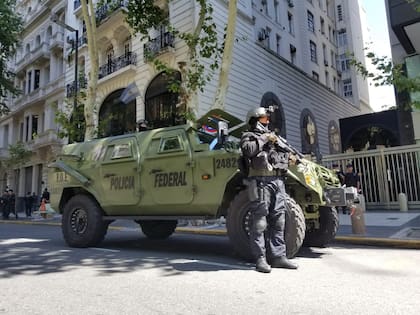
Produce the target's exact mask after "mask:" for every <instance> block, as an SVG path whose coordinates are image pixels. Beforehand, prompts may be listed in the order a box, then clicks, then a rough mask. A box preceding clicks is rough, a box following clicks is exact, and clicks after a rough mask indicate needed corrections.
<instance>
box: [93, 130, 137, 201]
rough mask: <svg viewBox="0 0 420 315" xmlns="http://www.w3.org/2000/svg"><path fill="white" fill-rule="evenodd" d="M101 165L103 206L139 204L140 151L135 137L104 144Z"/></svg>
mask: <svg viewBox="0 0 420 315" xmlns="http://www.w3.org/2000/svg"><path fill="white" fill-rule="evenodd" d="M104 146H105V147H103V148H102V150H103V153H101V154H104V155H103V159H101V160H102V162H101V165H100V172H99V174H100V178H99V180H100V182H101V186H102V196H101V197H102V205H103V206H113V205H122V206H123V205H134V204H137V203H138V202H139V194H138V189H139V186H140V182H139V174H138V163H139V162H138V161H139V158H138V150H137V142H136V138H135V137H126V138H117V139H113V140H111V141H110V142H108V143H106V144H104Z"/></svg>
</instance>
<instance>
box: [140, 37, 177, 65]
mask: <svg viewBox="0 0 420 315" xmlns="http://www.w3.org/2000/svg"><path fill="white" fill-rule="evenodd" d="M174 39H175V38H174V35H173V34H172V33H171V32H166V33H163V34H162V35H159V36H157V37H156V38H153V39H151V40H149V41H148V42H147V43H146V44H144V58H145V60H147V59H148V58H149V57H152V56H156V55H158V54H161V53H163V52H165V51H166V50H167V49H168V48H169V47H172V48H174Z"/></svg>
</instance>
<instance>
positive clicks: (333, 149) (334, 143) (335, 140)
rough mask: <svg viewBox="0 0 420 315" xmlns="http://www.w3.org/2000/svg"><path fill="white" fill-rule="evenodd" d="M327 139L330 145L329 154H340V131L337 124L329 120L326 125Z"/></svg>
mask: <svg viewBox="0 0 420 315" xmlns="http://www.w3.org/2000/svg"><path fill="white" fill-rule="evenodd" d="M328 139H329V144H330V153H331V154H337V153H340V152H341V139H340V130H339V129H338V126H337V123H336V122H335V121H334V120H331V121H330V123H329V124H328Z"/></svg>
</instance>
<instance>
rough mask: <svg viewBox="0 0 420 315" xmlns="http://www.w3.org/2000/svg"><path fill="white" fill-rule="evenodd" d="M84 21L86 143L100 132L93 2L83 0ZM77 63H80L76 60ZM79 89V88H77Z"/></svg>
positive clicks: (97, 60) (97, 61) (97, 58)
mask: <svg viewBox="0 0 420 315" xmlns="http://www.w3.org/2000/svg"><path fill="white" fill-rule="evenodd" d="M80 3H81V5H82V15H83V20H84V21H85V25H86V34H87V42H88V52H89V60H90V71H89V78H88V84H87V93H86V102H85V104H84V116H85V127H86V130H85V141H88V140H92V139H93V138H95V137H96V135H97V133H98V130H97V124H96V117H95V116H97V107H98V106H97V103H96V90H97V85H98V71H99V57H98V46H97V42H96V39H97V36H96V16H95V8H94V6H93V1H88V0H81V2H80ZM75 62H78V60H76V61H75ZM76 88H78V87H76Z"/></svg>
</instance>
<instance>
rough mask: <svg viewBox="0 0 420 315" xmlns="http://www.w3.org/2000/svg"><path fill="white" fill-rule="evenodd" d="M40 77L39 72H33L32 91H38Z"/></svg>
mask: <svg viewBox="0 0 420 315" xmlns="http://www.w3.org/2000/svg"><path fill="white" fill-rule="evenodd" d="M40 75H41V71H40V70H35V78H34V90H36V89H39V79H40Z"/></svg>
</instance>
